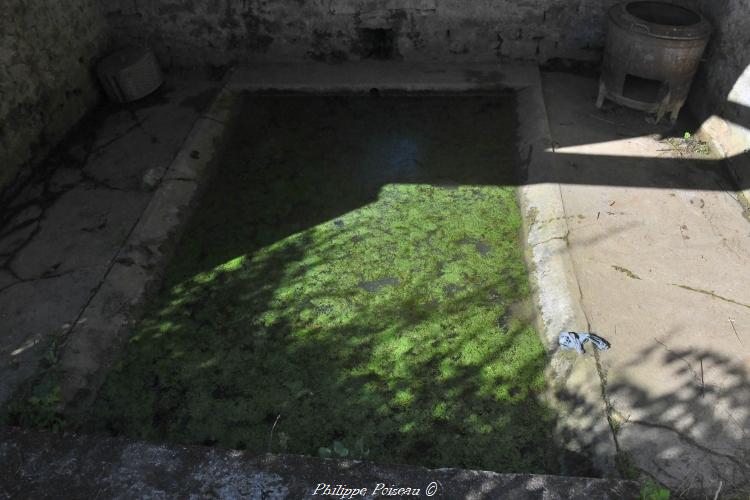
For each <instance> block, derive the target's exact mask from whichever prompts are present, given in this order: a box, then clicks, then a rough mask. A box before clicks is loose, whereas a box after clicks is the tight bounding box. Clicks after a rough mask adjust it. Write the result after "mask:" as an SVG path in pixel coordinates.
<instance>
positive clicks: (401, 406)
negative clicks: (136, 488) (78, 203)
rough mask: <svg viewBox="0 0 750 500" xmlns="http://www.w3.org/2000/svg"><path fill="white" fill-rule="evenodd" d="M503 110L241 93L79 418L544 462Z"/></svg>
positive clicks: (309, 449) (483, 463)
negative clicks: (223, 144)
mask: <svg viewBox="0 0 750 500" xmlns="http://www.w3.org/2000/svg"><path fill="white" fill-rule="evenodd" d="M513 110H514V102H513V99H512V96H491V97H490V96H484V97H483V96H473V97H456V96H453V97H451V96H440V97H436V96H418V97H398V96H392V97H381V98H377V99H376V98H368V97H359V96H349V97H337V96H316V97H309V96H307V97H301V96H283V97H282V96H279V97H273V96H265V97H264V96H258V95H248V96H246V98H245V102H244V106H243V109H242V116H243V118H242V120H241V123H240V124H239V125H238V126H237V128H236V130H234V133H233V136H232V139H231V141H230V145H229V146H228V148H227V151H226V153H225V155H224V157H223V160H222V162H221V164H220V166H219V171H218V172H217V174H216V177H215V178H214V179H213V180H212V184H211V185H210V187H209V189H208V191H207V193H206V195H205V197H204V199H203V200H202V202H201V205H200V207H199V208H198V210H197V212H196V215H195V216H194V218H193V220H192V221H191V223H190V225H189V228H188V229H187V231H186V234H185V235H184V237H183V239H182V241H181V243H180V246H179V248H178V250H177V253H176V255H175V257H174V259H173V261H172V262H171V264H170V266H169V268H168V270H167V275H166V278H165V285H164V287H163V289H162V291H161V292H160V294H159V296H158V297H157V298H156V300H155V301H154V302H153V304H152V305H151V307H150V308H149V309H148V311H147V312H146V314H145V316H144V318H143V319H142V320H141V321H140V323H139V324H138V326H137V327H136V328H135V331H134V334H133V337H132V339H131V341H130V342H129V345H128V348H127V350H126V352H125V354H124V355H123V356H122V358H121V360H120V362H119V363H118V365H117V366H116V367H115V369H113V370H112V371H111V373H110V374H109V376H108V378H107V381H106V383H105V385H104V387H103V389H102V391H101V393H100V395H99V397H98V400H97V402H96V404H95V408H94V410H93V420H94V421H96V422H97V425H98V426H99V427H100V428H103V429H108V430H110V431H112V432H114V433H117V434H124V435H128V436H132V437H139V438H146V439H159V440H169V441H174V442H180V443H201V444H216V445H220V446H224V447H234V448H243V449H249V450H252V451H254V452H267V451H272V452H288V453H303V454H313V455H315V454H317V453H318V450H319V448H321V447H327V448H331V447H332V446H333V443H335V442H338V443H339V444H338V445H337V446H339V448H340V447H341V446H343V447H345V448H346V449H347V450H350V453H351V454H350V456H353V457H355V458H366V459H369V460H375V461H382V462H397V463H398V462H401V463H414V464H421V465H426V466H430V467H441V466H459V467H469V468H480V469H490V470H501V471H533V472H543V471H554V470H555V469H556V463H555V462H554V460H555V458H554V457H553V452H552V448H553V447H552V446H550V443H551V442H550V427H551V424H550V422H551V421H552V419H553V414H552V412H551V411H550V410H549V409H548V408H546V407H545V406H544V404H543V403H542V402H541V399H540V397H539V395H540V393H541V392H542V391H543V389H544V384H545V381H544V377H543V369H544V366H545V354H544V349H543V347H542V345H541V343H540V341H539V339H538V337H537V334H536V332H535V331H534V329H533V327H532V325H531V324H530V321H529V319H528V318H521V317H516V316H515V315H514V313H513V311H515V310H518V309H519V307H518V304H522V303H523V302H524V301H526V300H528V297H529V284H528V279H527V275H526V270H525V268H524V263H523V255H522V248H521V246H520V244H519V232H520V226H521V216H520V213H519V210H518V207H517V205H516V198H515V190H514V188H513V187H512V185H513V183H514V175H513V165H514V149H515V144H514V135H515V123H514V120H513ZM277 419H278V421H277ZM274 423H276V426H275V428H274V433H273V438H272V441H271V443H270V449H269V438H270V436H271V429H272V427H273V426H274Z"/></svg>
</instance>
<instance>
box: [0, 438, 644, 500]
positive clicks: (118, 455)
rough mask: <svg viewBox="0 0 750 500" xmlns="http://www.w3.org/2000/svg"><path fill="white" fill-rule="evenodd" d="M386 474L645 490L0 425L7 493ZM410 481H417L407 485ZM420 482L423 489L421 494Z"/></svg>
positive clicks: (492, 489)
mask: <svg viewBox="0 0 750 500" xmlns="http://www.w3.org/2000/svg"><path fill="white" fill-rule="evenodd" d="M378 483H382V484H383V485H384V486H385V487H388V488H392V487H395V488H396V492H398V488H404V489H403V490H402V491H401V495H397V496H390V498H430V497H429V496H428V492H434V495H433V496H432V498H448V499H459V498H466V499H483V498H487V499H495V498H509V499H531V498H544V499H568V498H596V499H601V500H605V499H629V498H638V492H639V485H638V484H637V483H635V482H633V481H619V480H610V479H588V478H576V477H562V476H547V475H533V474H498V473H495V472H485V471H470V470H462V469H437V470H429V469H426V468H423V467H414V466H399V465H376V464H372V463H367V462H359V461H354V460H333V459H326V460H323V459H318V458H312V457H302V456H297V455H261V456H253V455H250V454H248V453H245V452H240V451H227V450H219V449H216V448H204V447H200V446H176V445H161V444H160V445H156V444H148V443H144V442H138V441H129V440H125V439H114V438H104V437H99V436H76V435H72V434H66V435H57V434H51V433H40V432H33V431H22V430H17V429H10V430H6V431H4V432H0V497H4V498H55V499H57V498H63V497H64V498H116V499H129V498H138V499H141V498H221V499H237V498H243V499H244V498H247V499H261V498H262V499H274V500H275V499H299V498H342V495H341V493H339V494H336V495H325V496H324V495H323V494H322V493H323V492H324V491H325V486H321V487H320V488H319V486H320V485H321V484H323V485H330V487H331V490H332V491H336V490H335V488H336V486H337V485H345V486H346V487H347V488H350V489H355V488H357V489H360V488H366V489H367V492H366V493H364V494H361V495H356V496H354V495H352V496H351V498H378V497H381V496H388V495H383V494H373V490H374V489H375V488H376V487H377V485H378ZM318 488H319V489H318ZM406 488H411V489H412V490H411V491H410V492H408V493H407V490H406ZM316 489H318V494H317V495H315V494H314V493H315V491H316ZM416 489H419V493H418V494H417V495H414V493H415V491H414V490H416ZM382 492H383V490H382V489H381V490H380V493H382ZM344 498H346V497H344Z"/></svg>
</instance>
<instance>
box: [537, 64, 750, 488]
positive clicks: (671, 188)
mask: <svg viewBox="0 0 750 500" xmlns="http://www.w3.org/2000/svg"><path fill="white" fill-rule="evenodd" d="M543 84H544V91H545V101H546V104H547V111H548V117H549V123H550V129H551V135H552V137H553V141H554V144H553V148H551V149H554V157H555V160H556V164H557V169H558V171H557V172H556V173H554V174H551V175H550V177H551V179H548V180H551V181H555V182H560V183H561V191H562V196H563V202H564V205H565V212H566V216H567V221H568V226H569V230H570V231H569V235H568V242H569V248H570V252H571V257H572V261H573V265H574V269H575V273H576V276H577V278H578V283H579V286H580V293H581V301H582V306H583V309H584V312H585V315H586V318H587V321H588V323H589V325H581V329H589V330H591V331H594V332H597V333H598V334H600V335H602V336H604V337H605V338H607V339H608V340H609V341H610V342H611V343H612V349H611V350H610V351H608V352H605V353H602V354H601V356H600V370H599V372H600V377H601V383H602V384H603V387H604V394H605V395H606V405H607V408H608V410H609V416H610V423H611V426H612V428H613V431H614V432H613V434H614V437H615V439H616V444H617V446H618V449H619V450H620V452H621V459H622V458H623V457H624V458H625V460H626V461H628V460H632V462H633V465H634V467H635V468H638V469H641V470H642V471H644V472H645V473H646V474H648V475H652V476H655V477H656V478H658V479H659V480H660V481H662V482H663V483H665V484H667V485H668V486H670V487H671V488H673V489H674V491H676V492H680V491H685V490H690V489H692V490H694V491H695V490H697V489H702V490H706V491H716V489H717V488H719V485H720V483H722V482H723V488H724V490H723V491H725V492H727V491H728V490H729V489H731V488H733V487H734V488H740V487H742V486H743V485H744V486H745V487H747V481H748V479H749V478H750V468H749V467H748V464H749V463H750V461H749V460H748V459H749V458H750V439H748V434H747V432H748V431H749V430H750V287H749V286H748V273H747V269H748V265H749V264H750V238H748V237H749V236H750V223H748V221H747V220H745V219H744V218H743V216H742V207H741V206H740V204H739V203H738V202H737V200H736V196H735V195H734V193H733V187H732V182H731V179H729V178H728V177H727V176H726V174H725V171H724V168H723V165H722V164H721V162H719V161H716V160H715V157H714V156H713V155H712V154H709V155H705V154H700V153H694V152H692V153H691V152H689V151H684V150H682V149H681V147H680V145H679V144H680V143H679V142H676V143H675V144H677V147H674V146H673V145H670V144H669V143H666V142H664V141H660V140H659V138H658V136H657V134H665V133H666V134H668V133H669V129H670V127H669V126H664V125H662V126H655V125H649V124H648V123H646V121H645V120H644V117H643V115H641V114H639V113H636V112H631V111H629V110H626V109H623V108H619V107H616V106H615V105H611V104H610V105H608V106H606V107H605V109H603V110H602V111H599V110H597V109H596V108H595V107H594V102H595V98H596V92H597V82H596V80H595V79H593V78H586V77H581V76H574V75H570V74H562V73H547V74H544V77H543ZM683 114H684V113H683ZM685 131H692V129H691V128H690V127H689V123H688V122H684V123H683V122H678V123H677V125H676V126H675V128H674V129H673V130H672V133H674V134H675V135H678V136H679V137H682V135H683V134H684V132H685Z"/></svg>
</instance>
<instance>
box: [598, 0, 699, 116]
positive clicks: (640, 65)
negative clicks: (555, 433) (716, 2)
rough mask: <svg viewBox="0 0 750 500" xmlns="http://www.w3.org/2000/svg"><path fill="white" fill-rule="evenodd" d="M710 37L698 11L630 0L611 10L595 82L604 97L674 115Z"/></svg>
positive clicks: (600, 102) (629, 105) (600, 98)
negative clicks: (596, 81) (597, 83)
mask: <svg viewBox="0 0 750 500" xmlns="http://www.w3.org/2000/svg"><path fill="white" fill-rule="evenodd" d="M710 36H711V25H710V24H709V23H708V21H707V20H706V19H705V18H704V17H703V16H702V15H701V14H699V13H698V12H695V11H693V10H690V9H687V8H685V7H681V6H678V5H675V4H671V3H665V2H657V1H631V2H625V3H621V4H617V5H615V6H614V7H612V8H611V9H610V10H609V16H608V32H607V44H606V47H605V50H604V62H603V65H602V74H601V79H600V81H599V99H598V100H597V106H598V107H601V105H602V103H603V102H604V99H610V100H612V101H614V102H616V103H618V104H621V105H624V106H628V107H631V108H634V109H638V110H641V111H645V112H647V113H656V115H657V116H656V118H657V121H658V120H660V119H661V118H662V116H663V115H664V114H665V113H667V112H669V113H670V116H671V119H672V121H675V120H676V119H677V115H678V114H679V111H680V109H681V108H682V106H683V104H684V103H685V100H686V99H687V96H688V93H689V92H690V84H691V83H692V81H693V77H694V76H695V72H696V71H697V70H698V65H699V64H700V60H701V56H702V55H703V51H704V50H705V48H706V44H707V43H708V39H709V37H710Z"/></svg>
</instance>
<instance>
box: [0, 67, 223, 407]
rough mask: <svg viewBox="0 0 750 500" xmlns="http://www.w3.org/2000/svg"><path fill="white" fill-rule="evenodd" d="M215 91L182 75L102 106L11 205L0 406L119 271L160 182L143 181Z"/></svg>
mask: <svg viewBox="0 0 750 500" xmlns="http://www.w3.org/2000/svg"><path fill="white" fill-rule="evenodd" d="M219 85H220V83H219V82H216V81H210V80H207V79H205V78H203V77H199V76H196V75H179V78H173V79H168V81H167V83H165V86H164V87H163V88H162V89H160V90H159V91H158V92H157V93H156V94H154V95H152V96H149V97H147V98H146V99H144V100H142V101H138V102H136V103H130V104H127V105H124V106H119V105H114V104H107V103H105V104H102V105H101V106H100V108H99V109H98V110H97V111H95V112H94V114H93V116H91V117H90V118H89V119H88V121H86V122H83V123H82V125H81V126H80V127H79V129H78V131H77V132H74V133H73V137H72V138H71V139H70V140H69V141H68V142H67V144H66V145H64V146H63V147H61V148H60V150H59V151H57V152H56V153H55V154H53V155H51V156H50V158H49V159H48V160H47V162H46V163H45V164H44V165H42V166H40V168H39V169H38V174H37V175H36V176H35V177H34V178H33V179H32V180H31V181H30V183H29V184H28V185H27V186H26V187H25V188H24V189H23V190H22V191H21V192H20V193H19V194H18V195H17V197H16V198H15V199H13V200H10V201H9V203H8V208H7V210H6V211H5V214H4V216H3V217H2V221H3V227H2V228H0V314H1V315H2V322H3V326H2V330H0V334H1V335H2V336H1V337H0V340H1V343H0V404H2V403H4V402H5V401H7V400H8V399H9V398H10V397H11V396H12V395H13V393H14V391H15V390H17V389H18V388H19V387H20V386H21V384H23V383H24V382H25V381H26V380H28V379H30V378H31V377H33V376H34V375H35V374H36V373H37V372H38V369H39V367H40V362H41V360H42V358H43V357H44V356H45V355H46V353H48V352H49V350H50V347H51V345H52V344H53V343H55V342H58V341H61V340H62V339H63V338H64V337H65V336H66V335H67V334H69V332H70V331H71V329H72V328H74V326H75V324H76V323H77V322H79V321H80V320H81V318H80V316H81V314H82V311H84V309H85V308H86V307H87V305H89V303H90V301H91V300H92V297H93V296H94V295H95V293H96V292H97V291H98V290H99V289H100V287H101V284H102V280H103V279H104V278H105V277H106V276H107V275H109V274H112V272H113V266H115V265H119V264H118V263H117V262H116V258H117V257H118V256H120V253H121V251H122V249H123V247H124V245H125V242H126V240H127V238H128V236H129V235H130V234H131V233H132V232H133V230H134V228H135V227H136V225H137V223H138V222H139V220H140V219H141V216H142V214H143V213H144V211H146V209H147V207H148V206H149V202H150V201H151V200H152V198H153V197H154V196H155V193H154V192H153V187H155V186H157V185H158V184H159V183H160V182H161V176H158V177H157V178H156V179H154V180H153V182H154V184H153V185H152V187H151V188H147V187H146V186H144V182H143V176H144V174H145V173H146V172H149V171H152V170H156V171H159V170H160V171H161V172H162V173H163V172H164V171H166V169H167V167H168V166H169V164H170V163H171V161H172V160H173V159H174V158H175V156H176V154H177V152H178V150H179V149H180V147H181V145H182V143H183V141H184V140H185V138H186V136H187V135H188V132H190V130H191V128H192V126H193V124H194V122H195V121H196V120H197V119H198V117H199V116H200V115H201V112H202V111H203V110H202V109H201V108H200V106H198V105H196V104H185V103H186V101H187V102H188V103H191V102H192V101H191V99H192V100H193V101H196V102H202V103H205V96H207V95H215V93H216V92H217V90H218V88H219ZM131 274H132V273H131ZM126 277H127V276H124V277H123V279H121V282H122V283H125V282H126V281H127V280H126V279H125V278H126ZM120 305H121V304H120ZM120 305H118V304H115V305H112V304H109V305H107V307H105V309H104V310H105V311H107V310H112V309H113V308H115V309H117V308H118V307H120ZM83 319H84V320H85V318H83ZM110 320H111V321H113V319H112V318H110Z"/></svg>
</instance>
